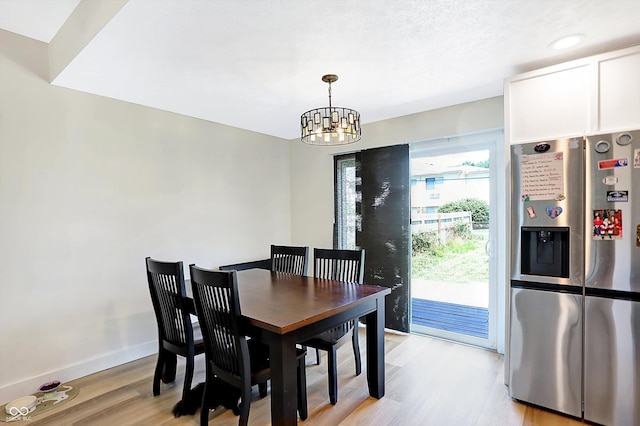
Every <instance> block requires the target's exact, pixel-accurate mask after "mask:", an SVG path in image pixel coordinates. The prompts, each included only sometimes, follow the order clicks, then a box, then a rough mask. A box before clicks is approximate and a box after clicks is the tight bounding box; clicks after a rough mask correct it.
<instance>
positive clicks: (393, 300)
mask: <svg viewBox="0 0 640 426" xmlns="http://www.w3.org/2000/svg"><path fill="white" fill-rule="evenodd" d="M410 191H411V185H410V177H409V145H395V146H390V147H383V148H375V149H369V150H365V151H361V152H359V153H357V154H356V192H357V193H358V197H357V198H358V200H359V201H356V213H357V214H358V215H359V217H360V219H361V220H360V223H359V225H360V226H357V230H356V244H357V245H358V246H359V247H361V248H363V249H365V250H366V258H365V275H364V283H365V284H372V285H379V286H384V287H389V288H391V294H390V295H388V296H387V298H386V313H385V314H386V317H385V318H386V324H385V327H387V328H390V329H394V330H398V331H403V332H408V331H409V295H410V293H409V276H410V266H411V258H410V256H411V250H410V246H409V244H411V225H410V218H411V205H410Z"/></svg>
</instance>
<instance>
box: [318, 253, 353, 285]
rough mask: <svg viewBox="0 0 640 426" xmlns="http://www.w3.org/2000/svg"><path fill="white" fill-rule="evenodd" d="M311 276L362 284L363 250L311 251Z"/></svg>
mask: <svg viewBox="0 0 640 426" xmlns="http://www.w3.org/2000/svg"><path fill="white" fill-rule="evenodd" d="M313 261H314V263H313V276H314V277H315V278H324V279H328V280H337V281H346V282H351V283H358V284H362V282H363V279H364V250H337V249H314V250H313Z"/></svg>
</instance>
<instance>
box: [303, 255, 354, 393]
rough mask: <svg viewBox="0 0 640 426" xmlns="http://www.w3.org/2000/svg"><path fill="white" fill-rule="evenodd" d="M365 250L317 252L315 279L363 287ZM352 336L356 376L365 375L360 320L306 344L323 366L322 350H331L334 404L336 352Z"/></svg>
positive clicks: (330, 360)
mask: <svg viewBox="0 0 640 426" xmlns="http://www.w3.org/2000/svg"><path fill="white" fill-rule="evenodd" d="M364 253H365V252H364V250H332V249H314V250H313V276H314V277H316V278H323V279H329V280H337V281H343V282H347V283H357V284H362V282H363V278H364ZM349 337H351V341H352V344H353V356H354V358H355V362H356V376H357V375H360V373H361V372H362V361H361V359H360V344H359V341H358V328H357V322H356V320H351V321H347V322H345V323H342V324H340V325H339V326H337V327H335V328H333V329H331V330H328V331H325V332H324V333H321V334H318V335H316V336H314V337H312V338H311V339H309V340H306V341H304V342H303V343H302V345H303V347H307V346H308V347H311V348H315V349H316V359H317V363H318V365H319V364H320V352H319V350H323V351H327V355H328V359H329V361H328V364H329V365H328V372H329V399H330V401H331V403H332V404H336V402H338V367H337V362H336V351H337V350H338V348H340V347H341V346H342V345H343V344H344V343H345V342H347V340H348V339H349Z"/></svg>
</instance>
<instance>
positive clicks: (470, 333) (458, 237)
mask: <svg viewBox="0 0 640 426" xmlns="http://www.w3.org/2000/svg"><path fill="white" fill-rule="evenodd" d="M493 152H494V146H493V144H491V143H488V141H486V140H483V138H482V137H481V136H480V137H479V136H474V137H465V138H455V139H447V141H446V143H445V141H432V142H431V143H426V142H425V143H420V144H415V145H412V147H411V235H412V253H411V331H412V332H416V333H422V334H428V335H432V336H436V337H441V338H445V339H448V340H454V341H459V342H463V343H468V344H473V345H476V346H481V347H487V348H495V324H496V321H495V316H496V314H495V312H496V309H495V294H496V291H495V290H496V289H495V283H496V280H495V279H493V277H492V275H493V274H495V272H494V271H495V267H494V259H493V256H492V255H491V252H492V250H491V247H492V244H493V241H492V238H491V235H493V234H492V227H493V225H494V224H493V222H492V220H491V219H492V217H495V214H492V212H493V210H494V208H493V203H492V201H493V197H494V194H493V192H494V188H495V173H494V170H493V169H492V167H491V166H492V164H494V160H493Z"/></svg>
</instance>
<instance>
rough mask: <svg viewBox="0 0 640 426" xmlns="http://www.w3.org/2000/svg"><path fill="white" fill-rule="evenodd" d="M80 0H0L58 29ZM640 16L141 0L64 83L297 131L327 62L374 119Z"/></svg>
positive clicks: (478, 87)
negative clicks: (569, 38)
mask: <svg viewBox="0 0 640 426" xmlns="http://www.w3.org/2000/svg"><path fill="white" fill-rule="evenodd" d="M84 1H86V0H84ZM101 1H106V0H101ZM79 2H80V0H0V16H1V17H0V28H2V29H5V30H9V31H12V32H15V33H18V34H22V35H25V36H27V37H31V38H35V39H38V40H41V41H45V42H49V41H50V40H51V39H52V38H53V36H54V35H55V32H56V31H57V29H58V28H59V27H60V26H62V25H63V24H64V21H65V19H66V16H68V15H69V14H71V13H72V11H73V8H74V7H75V6H76V5H77V4H78V3H79ZM639 16H640V0H627V1H622V0H608V1H602V0H562V1H560V0H510V1H508V0H492V1H489V0H459V1H444V0H441V1H435V0H432V1H425V0H403V1H392V0H387V1H385V0H353V1H346V0H323V1H318V0H272V1H266V0H210V1H205V0H129V1H128V3H127V4H125V5H124V6H123V7H122V9H121V10H120V11H119V12H118V13H117V14H116V15H115V16H114V17H113V19H111V21H110V22H109V23H108V24H107V25H106V26H105V27H104V28H103V29H102V31H100V32H99V33H98V34H97V36H96V37H95V38H94V39H93V40H92V41H91V42H89V43H88V44H87V46H86V47H85V48H84V49H83V50H82V51H81V52H80V53H79V54H78V55H77V56H76V57H75V58H74V59H73V60H72V61H71V63H70V64H69V65H68V66H67V67H66V68H65V69H64V70H63V71H62V72H61V73H60V74H59V75H58V77H57V78H56V79H55V80H54V81H53V84H55V85H59V86H63V87H68V88H71V89H75V90H80V91H84V92H89V93H94V94H98V95H102V96H106V97H110V98H115V99H120V100H124V101H128V102H133V103H136V104H141V105H147V106H151V107H155V108H159V109H163V110H167V111H172V112H176V113H180V114H185V115H188V116H193V117H197V118H201V119H204V120H209V121H213V122H218V123H222V124H227V125H230V126H235V127H239V128H244V129H248V130H252V131H256V132H260V133H265V134H269V135H273V136H278V137H282V138H286V139H293V138H296V137H299V131H300V130H299V122H300V114H301V113H303V112H305V111H307V110H310V109H313V108H316V107H322V106H327V105H328V93H327V89H328V86H327V85H326V84H325V83H323V82H322V81H321V79H320V78H321V76H322V75H324V74H328V73H334V74H338V76H339V80H338V82H336V83H334V84H333V85H332V92H333V97H332V101H333V102H332V103H333V105H334V106H344V107H349V108H354V109H356V110H358V111H359V112H360V113H361V115H362V122H363V123H369V122H374V121H379V120H383V119H388V118H393V117H398V116H402V115H407V114H411V113H415V112H421V111H426V110H430V109H434V108H439V107H443V106H448V105H453V104H457V103H462V102H468V101H473V100H478V99H483V98H487V97H492V96H498V95H501V94H502V92H503V81H504V78H505V77H508V76H511V75H514V74H517V73H520V72H523V71H528V70H531V69H535V68H538V67H541V66H546V65H551V64H555V63H560V62H564V61H566V60H571V59H575V58H579V57H584V56H589V55H592V54H597V53H601V52H604V51H608V50H614V49H618V48H624V47H628V46H631V45H634V44H639V43H640V25H639V22H640V21H639V20H638V17H639ZM54 24H55V25H54ZM573 33H581V34H584V35H585V36H586V37H585V39H584V41H583V43H582V44H581V45H579V46H578V47H576V48H574V49H572V50H567V51H561V52H559V51H554V50H552V49H550V48H549V44H550V43H551V42H552V41H554V40H556V39H558V38H560V37H562V36H565V35H569V34H573ZM365 137H366V135H365Z"/></svg>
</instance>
